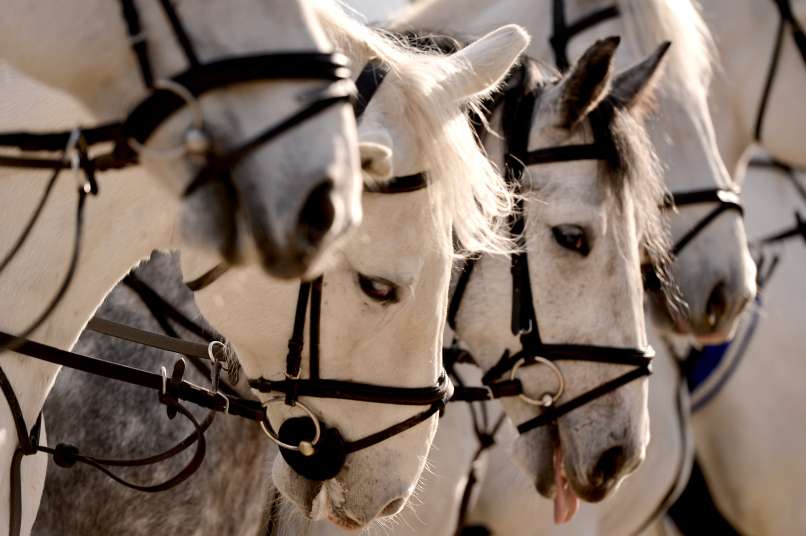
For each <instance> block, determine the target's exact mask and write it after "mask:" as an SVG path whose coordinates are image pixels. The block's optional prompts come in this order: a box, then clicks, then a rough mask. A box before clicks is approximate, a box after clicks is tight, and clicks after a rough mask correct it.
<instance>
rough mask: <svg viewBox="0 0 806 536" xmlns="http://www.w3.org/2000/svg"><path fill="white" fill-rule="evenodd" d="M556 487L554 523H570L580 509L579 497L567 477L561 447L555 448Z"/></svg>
mask: <svg viewBox="0 0 806 536" xmlns="http://www.w3.org/2000/svg"><path fill="white" fill-rule="evenodd" d="M554 489H555V492H554V523H556V524H557V525H561V524H563V523H568V522H569V521H571V519H572V518H573V517H574V514H576V513H577V510H578V509H579V497H577V496H576V494H575V493H574V490H572V489H571V484H570V483H569V482H568V479H567V478H566V477H565V470H564V469H563V451H562V449H561V448H560V447H557V448H556V449H554Z"/></svg>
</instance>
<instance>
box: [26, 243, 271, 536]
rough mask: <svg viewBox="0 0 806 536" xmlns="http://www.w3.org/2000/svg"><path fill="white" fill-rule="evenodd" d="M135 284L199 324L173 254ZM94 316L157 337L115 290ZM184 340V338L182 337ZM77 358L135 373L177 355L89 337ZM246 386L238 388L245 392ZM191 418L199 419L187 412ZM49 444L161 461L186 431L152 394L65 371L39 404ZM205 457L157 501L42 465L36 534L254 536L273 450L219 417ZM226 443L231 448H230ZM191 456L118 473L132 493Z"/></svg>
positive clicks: (198, 378) (200, 379)
mask: <svg viewBox="0 0 806 536" xmlns="http://www.w3.org/2000/svg"><path fill="white" fill-rule="evenodd" d="M135 273H136V275H137V276H138V277H139V278H141V279H142V280H144V281H147V282H148V284H149V285H150V286H152V287H153V288H154V289H155V290H157V291H158V292H159V293H160V294H161V295H162V296H164V297H165V298H166V299H168V300H170V301H171V303H173V304H175V305H177V306H178V307H179V308H180V309H181V310H182V311H183V312H185V313H186V314H188V316H190V317H191V318H195V319H198V321H199V323H200V324H201V325H203V326H207V325H206V323H205V322H204V320H202V319H199V313H198V311H197V310H196V308H195V306H194V305H193V296H192V294H191V292H190V291H189V290H188V289H187V288H186V287H185V286H184V285H182V284H181V283H182V279H181V273H180V272H179V267H178V260H177V258H176V256H175V255H168V254H162V253H155V254H154V256H153V257H152V260H151V261H150V262H148V263H146V264H144V265H143V266H141V267H140V268H138V269H137V270H136V272H135ZM99 316H102V317H104V318H108V319H111V320H115V321H118V322H124V323H126V324H129V325H132V326H134V327H139V328H141V329H147V330H150V331H154V332H158V333H159V332H161V331H160V326H159V324H157V322H156V321H155V320H154V318H153V317H152V316H151V314H150V313H149V311H148V309H147V308H146V307H145V306H144V305H143V302H142V301H141V300H140V298H139V297H138V295H137V294H135V293H134V292H133V291H132V290H131V289H129V288H128V287H126V286H125V285H124V284H121V285H118V286H117V287H116V288H115V290H114V291H113V292H112V293H111V294H110V295H109V296H108V297H107V299H106V301H105V302H104V304H103V305H102V306H101V308H100V310H99ZM182 335H183V336H184V337H191V335H190V334H189V333H187V332H182ZM75 351H77V352H79V353H83V354H89V355H94V356H99V357H105V358H111V359H113V360H114V361H117V362H121V363H125V364H128V365H132V366H137V367H140V368H147V369H152V370H153V369H155V368H157V367H158V366H159V365H163V364H166V365H167V364H170V363H172V362H173V361H174V360H175V359H176V356H175V355H171V354H166V353H164V352H160V351H159V350H156V349H153V348H149V347H144V346H140V345H136V344H134V343H129V342H126V341H120V340H117V339H111V338H109V337H105V336H103V335H99V334H97V333H94V332H90V331H87V332H85V333H84V334H83V335H82V336H81V339H80V340H79V342H78V344H77V345H76V347H75ZM188 379H189V380H190V381H192V382H194V383H196V384H198V385H208V382H209V379H207V378H205V377H204V376H202V375H201V374H200V373H198V372H197V371H196V370H195V369H194V368H193V367H192V366H189V367H188ZM245 384H246V382H245V381H244V380H243V379H242V380H241V382H240V387H241V389H240V390H241V391H242V393H246V392H247V391H248V389H246V388H243V387H244V386H245ZM191 411H192V412H193V413H194V414H195V415H196V417H197V418H199V419H201V418H203V417H204V415H203V413H204V412H203V411H202V410H199V409H197V408H195V407H194V408H192V409H191ZM44 418H45V420H46V424H47V432H48V443H49V444H51V445H57V444H59V443H70V444H74V445H76V446H78V447H79V448H80V449H81V452H82V454H87V455H93V456H99V457H107V458H134V457H142V456H149V455H151V454H155V453H158V452H161V451H163V450H165V449H167V448H169V447H171V446H173V445H175V444H177V443H179V442H180V441H182V440H183V439H184V438H185V437H186V436H187V435H188V434H189V433H190V432H191V431H192V429H191V428H190V426H189V425H186V424H185V423H184V422H182V420H181V419H175V420H169V419H168V418H167V416H166V413H165V408H164V406H163V405H161V404H159V403H158V402H157V397H156V396H155V395H154V393H153V392H152V391H150V390H145V389H140V388H138V387H134V386H131V385H127V384H118V383H116V382H113V381H110V380H108V379H105V378H101V377H97V376H90V375H87V374H83V373H81V372H77V371H75V370H72V369H66V370H65V371H64V372H63V373H62V374H61V375H60V376H59V378H58V380H57V381H56V385H55V386H54V388H53V391H52V392H51V395H50V397H49V398H48V401H47V403H46V404H45V410H44ZM206 435H207V438H208V441H207V455H206V459H205V461H204V463H203V464H202V465H201V467H200V468H199V470H198V472H197V473H196V474H195V475H193V476H192V477H191V478H190V479H189V480H187V481H185V482H183V483H182V484H181V485H179V486H177V487H175V488H173V489H170V490H168V491H164V492H161V493H142V492H139V491H135V490H132V489H129V488H126V487H124V486H121V485H119V484H116V483H115V482H113V481H112V480H110V479H109V478H108V477H107V476H105V475H103V474H102V473H100V472H99V471H97V470H95V469H93V468H91V467H88V466H86V465H82V464H80V463H79V464H76V465H75V466H73V467H72V468H69V469H66V468H62V467H59V466H58V465H56V464H55V463H54V462H53V460H52V459H51V460H49V462H48V472H47V480H46V484H45V494H44V495H43V497H42V503H41V508H40V510H39V515H38V517H37V520H36V523H35V525H34V529H33V534H37V535H51V534H52V535H64V534H84V535H89V534H115V533H117V534H133V533H136V534H174V535H183V534H250V533H252V534H254V533H258V531H259V530H260V529H261V526H262V523H263V516H262V513H263V511H264V510H265V505H266V503H267V500H268V499H267V497H268V496H269V494H270V489H269V486H270V481H271V475H270V472H269V467H270V466H269V462H270V461H271V459H272V458H273V454H274V453H275V452H276V450H275V449H274V448H273V447H272V443H271V442H270V441H269V440H268V439H267V438H266V437H265V436H264V435H263V433H262V432H261V431H260V428H259V427H258V426H257V424H256V423H249V422H246V421H243V420H242V419H237V418H232V417H226V416H218V417H217V418H216V419H215V420H214V421H213V424H212V425H211V427H210V429H209V430H208V432H207V434H206ZM229 438H232V441H230V440H229ZM193 448H194V447H191V448H190V449H187V451H186V452H183V453H182V454H181V455H179V456H177V457H175V458H172V459H170V460H169V461H166V462H164V463H162V464H158V465H155V466H147V467H142V468H135V469H133V470H119V471H117V470H116V471H117V472H118V474H120V475H122V476H124V477H125V478H127V479H128V480H131V481H133V482H137V483H139V484H146V483H153V482H157V481H161V480H164V479H165V478H167V477H168V476H170V475H173V474H175V473H177V472H178V471H179V470H181V468H182V467H184V466H185V465H186V464H187V462H188V460H189V459H190V457H191V455H192V451H193Z"/></svg>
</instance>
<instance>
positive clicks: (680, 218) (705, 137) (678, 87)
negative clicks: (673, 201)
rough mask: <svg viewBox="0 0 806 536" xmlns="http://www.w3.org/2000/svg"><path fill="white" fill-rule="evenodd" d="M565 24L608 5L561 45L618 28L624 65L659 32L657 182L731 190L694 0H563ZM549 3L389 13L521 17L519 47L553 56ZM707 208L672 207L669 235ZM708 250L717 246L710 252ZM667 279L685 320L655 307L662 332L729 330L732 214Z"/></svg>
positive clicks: (740, 270)
mask: <svg viewBox="0 0 806 536" xmlns="http://www.w3.org/2000/svg"><path fill="white" fill-rule="evenodd" d="M564 4H565V11H566V14H565V16H566V19H567V21H568V24H571V23H573V22H574V21H577V20H579V19H580V18H582V17H584V16H585V15H589V14H592V13H596V12H598V11H600V10H601V9H603V8H607V7H610V6H612V5H614V4H615V6H617V8H618V16H616V17H611V18H605V19H604V20H603V21H601V22H600V23H598V24H595V25H593V26H591V27H588V28H586V29H585V30H584V31H583V32H582V33H581V34H579V35H577V36H576V37H574V38H573V39H571V40H570V42H569V43H568V51H567V52H568V57H569V58H570V59H572V60H573V59H574V58H578V57H579V56H580V55H581V54H582V52H583V51H584V50H585V49H586V47H587V45H588V44H590V43H591V42H592V41H593V40H594V39H597V38H598V39H601V38H603V37H605V36H608V35H621V36H622V38H623V39H624V41H625V43H624V45H623V46H622V47H621V49H622V51H621V53H620V54H619V55H618V56H617V65H618V66H620V67H622V68H623V67H625V66H626V65H630V64H633V63H635V62H636V61H638V59H639V58H640V57H641V56H642V55H645V54H648V53H649V52H650V51H651V50H652V49H653V48H654V47H655V46H657V45H658V44H659V43H660V42H661V41H663V40H669V41H672V42H673V43H674V45H673V46H672V48H671V49H670V53H669V56H670V58H669V62H668V63H669V65H668V68H667V75H666V78H667V83H666V84H664V85H663V88H662V89H661V91H660V92H659V94H658V96H657V108H658V110H660V113H659V114H657V116H656V117H655V119H654V120H652V121H650V123H649V128H650V132H651V138H652V142H653V144H654V145H655V147H656V149H657V152H658V155H659V156H660V160H661V163H662V164H663V165H664V168H665V169H664V171H665V180H666V185H667V187H668V188H669V189H670V190H671V191H672V192H684V191H693V190H701V189H712V188H722V189H735V185H734V183H733V182H732V180H731V178H730V175H729V174H728V173H727V171H726V169H725V166H724V165H723V163H722V160H721V159H720V158H719V154H718V152H717V148H716V141H715V138H714V132H713V127H712V124H711V118H710V115H709V112H708V102H707V94H708V84H709V80H710V74H711V57H712V52H711V45H710V34H709V33H708V29H707V28H706V26H705V24H704V23H703V21H702V18H701V17H700V15H699V13H698V12H697V9H696V7H695V6H694V5H693V4H692V3H691V2H689V1H687V0H682V1H673V0H618V1H616V2H612V1H608V0H584V1H583V0H567V1H566V2H564ZM552 20H553V17H552V2H550V1H542V2H532V1H524V0H503V1H493V0H471V1H466V0H426V1H424V2H419V3H417V4H415V5H414V6H412V7H411V8H410V9H409V11H408V13H405V12H404V14H403V16H402V17H401V18H399V19H398V23H397V24H399V25H401V26H405V25H410V26H411V27H414V28H418V27H421V28H427V29H429V30H434V31H440V32H443V31H444V32H448V33H453V34H458V35H476V34H479V33H483V32H485V31H489V29H490V28H493V27H496V26H498V25H500V24H503V23H506V22H517V23H518V24H522V25H524V27H526V29H527V30H528V31H529V33H530V34H531V35H532V36H533V39H532V42H531V45H530V47H529V49H528V53H529V54H530V55H531V56H533V57H535V58H540V59H553V52H552V48H551V45H550V43H549V37H550V36H551V35H552ZM713 209H714V204H712V203H698V204H695V205H691V206H685V207H680V208H679V209H678V212H679V213H676V214H675V215H673V216H672V235H673V238H674V240H675V241H677V240H679V239H680V238H681V237H683V236H684V235H685V234H686V233H688V232H689V231H690V230H691V229H692V227H693V225H694V224H695V223H696V222H697V221H699V220H701V219H702V218H703V217H704V216H705V215H706V214H708V212H710V211H711V210H713ZM715 251H718V252H719V254H718V255H716V254H714V252H715ZM674 275H675V279H676V281H677V283H678V285H679V286H680V289H681V290H682V294H683V298H684V299H685V300H686V301H687V303H688V312H687V315H686V319H685V320H683V319H678V320H677V321H675V322H673V321H672V319H671V317H670V316H669V315H667V314H666V311H665V308H664V307H663V306H657V305H658V304H657V303H656V304H655V305H656V307H653V313H654V314H653V317H654V319H655V320H656V322H660V323H661V324H662V325H664V327H665V328H666V329H667V330H668V331H676V332H685V333H690V334H692V335H694V336H695V337H698V338H700V339H701V340H703V341H721V340H725V339H727V338H729V336H730V334H731V333H732V331H733V329H734V327H735V325H736V321H737V318H738V317H739V315H740V313H741V311H742V310H743V308H744V306H745V305H746V304H747V303H749V302H750V301H751V300H752V296H753V294H754V289H755V286H754V277H755V271H754V266H753V263H752V260H751V258H750V255H749V253H748V251H747V244H746V237H745V232H744V227H743V225H742V222H741V218H740V216H739V214H738V213H737V212H735V211H726V212H725V213H723V214H721V215H720V216H719V217H718V218H717V219H716V220H715V221H713V222H712V223H711V224H710V225H708V226H707V227H706V228H705V229H704V230H703V231H702V232H700V233H699V234H698V235H697V236H696V237H695V238H694V240H692V241H691V242H690V243H689V244H688V245H687V246H686V247H685V249H683V250H682V251H681V252H680V254H679V255H678V256H677V258H676V261H675V265H674Z"/></svg>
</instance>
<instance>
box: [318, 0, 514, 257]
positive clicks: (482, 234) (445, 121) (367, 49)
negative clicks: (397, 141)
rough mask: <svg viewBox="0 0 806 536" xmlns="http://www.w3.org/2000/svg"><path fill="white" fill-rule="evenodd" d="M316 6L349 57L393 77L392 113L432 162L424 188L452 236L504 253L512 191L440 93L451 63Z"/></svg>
mask: <svg viewBox="0 0 806 536" xmlns="http://www.w3.org/2000/svg"><path fill="white" fill-rule="evenodd" d="M314 9H315V12H316V14H317V16H318V18H319V21H320V23H321V24H322V26H323V28H324V29H325V31H326V32H327V33H328V37H329V38H330V39H332V40H333V42H334V44H335V46H336V47H337V48H338V49H339V50H341V51H343V52H345V53H347V54H348V55H349V56H351V57H352V58H353V60H354V61H355V59H356V58H360V59H361V61H366V60H367V59H369V58H372V57H376V58H379V59H380V60H381V61H383V62H384V63H385V64H386V66H387V67H388V68H389V70H390V72H391V73H394V74H395V75H397V76H396V77H395V79H394V84H395V86H396V88H397V89H398V90H399V91H400V92H401V96H402V98H401V99H399V100H398V101H397V102H398V104H399V106H400V107H401V109H400V110H399V112H400V113H399V114H395V115H396V116H397V117H402V118H405V120H407V121H408V122H409V123H410V125H407V126H409V129H410V131H411V132H416V133H417V139H418V140H420V141H421V143H420V146H419V147H418V151H419V154H420V155H421V156H422V159H423V161H424V162H427V163H428V166H429V169H427V170H424V171H427V172H428V173H429V175H431V176H432V177H435V178H438V180H436V181H434V183H433V184H432V185H431V186H429V188H428V191H429V195H430V199H431V205H432V208H433V210H434V213H435V216H436V217H437V218H439V219H440V221H450V222H453V230H454V232H455V234H456V237H457V238H458V239H459V241H460V243H461V245H462V247H463V248H464V249H465V250H467V251H469V252H497V253H504V252H507V251H509V250H510V248H511V242H510V240H509V239H508V238H507V237H506V235H505V233H501V232H500V231H501V227H502V224H503V223H504V221H505V218H506V216H507V215H508V214H509V213H510V211H511V210H512V207H513V196H512V193H511V192H510V190H509V189H508V187H507V185H506V183H505V182H504V180H503V178H502V177H501V175H500V173H498V171H497V170H496V169H495V167H494V166H493V165H492V164H491V163H490V161H489V160H488V159H487V157H486V156H485V154H484V153H483V152H482V151H481V149H480V148H479V145H478V143H477V142H476V138H475V134H474V133H473V131H472V129H471V127H470V124H469V122H468V119H467V116H466V114H465V107H464V106H463V105H460V104H459V103H455V102H448V101H446V98H445V92H443V91H440V90H439V89H440V83H441V81H442V80H443V79H444V78H445V77H446V76H447V75H448V74H449V73H448V71H447V70H448V69H450V68H452V67H451V64H450V62H447V61H444V57H442V56H440V55H438V54H436V53H429V52H424V51H420V50H415V49H413V48H411V47H409V46H407V45H404V44H403V43H402V42H401V40H400V39H398V38H396V37H395V36H393V35H392V34H391V33H388V32H384V31H382V30H376V29H371V28H368V27H367V26H365V25H364V24H363V23H362V22H360V21H359V20H358V19H357V18H354V17H352V16H350V15H348V14H347V13H345V11H344V10H343V9H342V8H341V6H340V5H339V4H337V3H335V2H333V1H332V0H318V1H317V2H316V3H315V4H314ZM361 66H362V65H361V64H360V63H358V64H356V65H354V68H361ZM480 99H481V96H479V100H480ZM476 104H477V103H471V105H473V106H474V105H476ZM447 238H448V239H450V237H447Z"/></svg>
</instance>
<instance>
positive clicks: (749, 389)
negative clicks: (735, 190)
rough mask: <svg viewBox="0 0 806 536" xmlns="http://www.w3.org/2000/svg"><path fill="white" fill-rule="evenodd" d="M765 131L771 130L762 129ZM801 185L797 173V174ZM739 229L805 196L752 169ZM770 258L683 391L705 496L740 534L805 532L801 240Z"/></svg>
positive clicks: (765, 230) (788, 221)
mask: <svg viewBox="0 0 806 536" xmlns="http://www.w3.org/2000/svg"><path fill="white" fill-rule="evenodd" d="M768 128H769V131H770V132H771V131H773V130H774V128H771V127H768ZM799 180H800V182H801V184H804V176H803V175H802V174H801V175H800V176H799ZM745 192H746V195H745V196H744V197H745V203H746V208H747V224H748V229H750V230H751V232H752V235H751V236H752V237H756V238H757V237H764V236H769V235H771V234H775V233H777V232H780V231H781V230H783V229H789V228H792V226H793V218H792V216H791V214H792V213H793V212H794V211H796V210H798V211H800V213H801V214H804V212H806V200H804V199H803V198H802V197H801V196H800V195H798V193H797V192H796V191H795V190H794V189H793V187H792V184H791V183H790V182H789V181H787V180H784V179H782V178H781V177H775V172H770V171H762V170H756V169H752V170H751V171H750V173H748V179H747V181H746V184H745ZM763 253H764V256H765V261H766V262H765V264H764V265H762V266H769V263H770V261H771V260H772V257H773V256H777V257H778V258H779V262H778V265H777V268H776V269H775V271H774V272H773V275H772V276H771V277H770V278H769V280H768V281H766V283H765V285H764V288H763V291H762V294H761V299H760V303H759V304H757V305H756V307H755V310H754V311H753V312H752V313H751V314H749V315H748V317H747V318H746V319H745V320H744V321H743V323H742V325H741V327H740V329H739V332H738V334H737V337H736V340H735V341H734V342H733V344H731V346H730V347H729V348H728V350H727V351H726V352H725V355H724V357H723V358H722V360H721V364H720V365H719V367H717V368H716V370H715V371H714V373H713V374H712V375H711V376H710V377H709V378H708V380H707V381H705V382H704V383H703V384H702V385H701V386H700V387H699V388H698V389H697V390H695V391H694V393H693V395H692V400H693V402H694V404H695V406H694V411H693V413H692V426H693V429H694V440H695V444H696V448H697V458H698V460H699V462H700V466H701V468H702V470H703V473H704V475H705V477H706V479H707V482H708V487H709V489H710V491H711V493H712V495H713V498H714V501H715V502H716V504H717V506H718V507H719V508H720V510H721V512H722V513H723V514H724V515H725V516H726V518H727V519H728V520H729V521H730V522H731V523H732V524H733V525H734V526H735V527H736V528H737V529H738V530H739V531H741V532H742V533H743V534H799V533H802V532H803V531H804V530H805V529H806V513H804V512H803V508H802V505H803V501H804V500H805V499H806V486H804V482H806V466H804V464H803V462H802V454H803V450H804V448H806V433H804V430H803V427H802V426H793V425H792V423H797V422H799V420H800V419H801V418H802V409H801V408H802V401H803V390H802V388H801V385H800V383H799V382H798V381H797V380H798V379H799V378H801V377H802V374H803V373H804V372H806V366H805V365H804V357H806V356H804V348H806V338H805V337H804V335H803V318H804V314H806V310H804V304H803V300H802V299H797V298H802V297H803V296H806V282H804V280H803V266H804V262H806V248H804V241H803V240H801V239H799V238H797V237H795V238H793V239H791V240H789V241H786V242H782V243H780V244H778V245H775V246H769V247H766V248H764V250H763Z"/></svg>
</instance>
